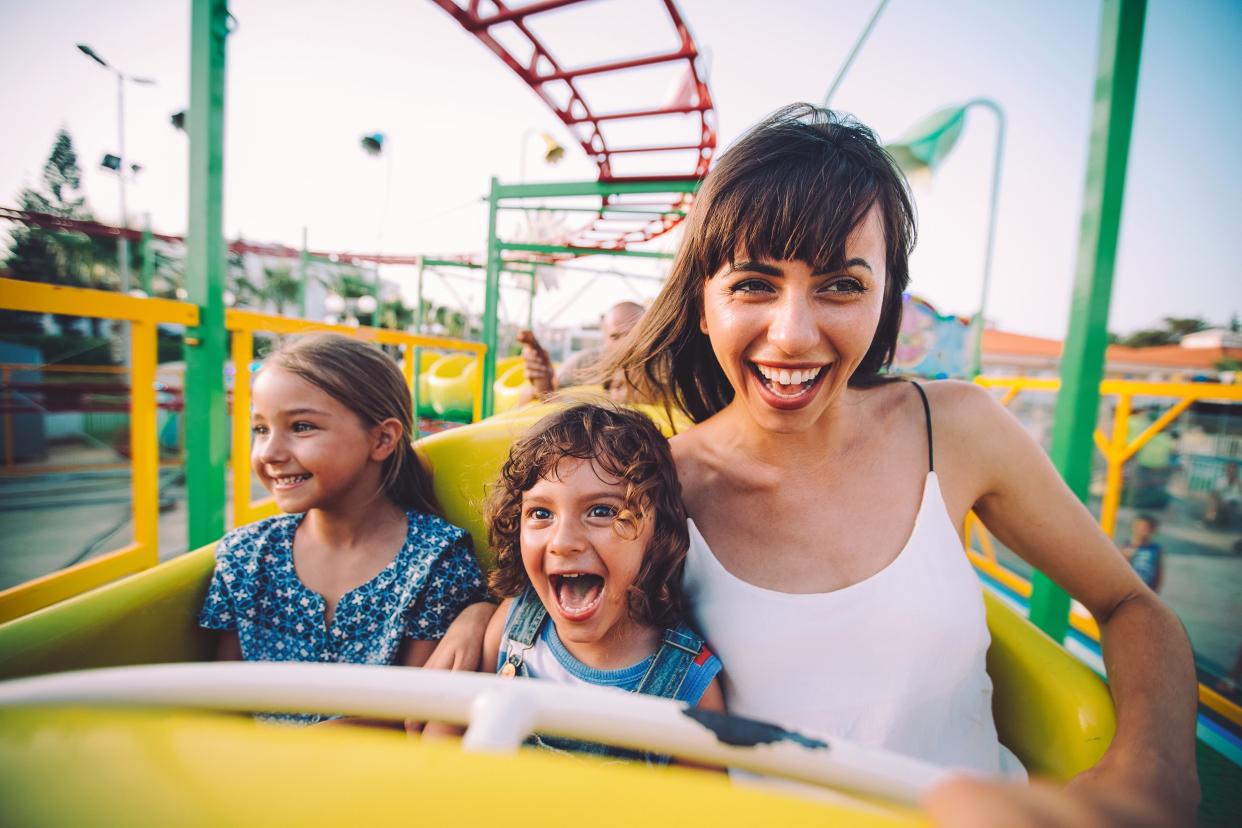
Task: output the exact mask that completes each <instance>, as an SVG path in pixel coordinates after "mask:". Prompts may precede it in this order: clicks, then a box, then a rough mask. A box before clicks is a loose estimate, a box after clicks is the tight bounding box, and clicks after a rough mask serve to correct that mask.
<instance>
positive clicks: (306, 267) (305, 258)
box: [298, 227, 310, 319]
mask: <svg viewBox="0 0 1242 828" xmlns="http://www.w3.org/2000/svg"><path fill="white" fill-rule="evenodd" d="M306 236H307V234H306V228H305V227H303V228H302V249H301V250H299V251H298V317H299V318H301V319H305V318H306V280H307V279H309V278H310V250H309V249H308V248H307V246H306V243H307V237H306Z"/></svg>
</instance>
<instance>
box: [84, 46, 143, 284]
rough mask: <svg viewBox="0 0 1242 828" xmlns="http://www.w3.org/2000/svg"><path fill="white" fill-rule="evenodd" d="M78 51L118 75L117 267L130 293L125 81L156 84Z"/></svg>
mask: <svg viewBox="0 0 1242 828" xmlns="http://www.w3.org/2000/svg"><path fill="white" fill-rule="evenodd" d="M77 46H78V50H79V51H81V52H82V54H84V55H86V56H87V57H88V58H90V59H91V60H93V61H95V62H96V63H98V64H99V65H100V66H102V67H103V68H105V69H107V70H108V71H109V72H111V73H113V74H114V75H116V141H117V153H118V155H119V157H120V163H119V166H118V167H117V170H116V176H117V183H118V187H119V190H120V194H121V238H120V243H119V244H118V245H117V265H118V267H119V270H120V276H121V292H122V293H128V292H129V236H128V234H127V232H126V231H128V230H129V213H128V212H127V211H126V204H125V169H126V166H127V159H126V156H125V81H129V82H131V83H136V84H140V85H143V86H151V85H153V84H154V83H155V81H154V80H152V79H151V78H139V77H134V76H133V75H126V74H124V73H123V72H121V70H120V69H117V68H116V67H115V66H112V65H111V64H110V63H108V61H106V60H104V59H103V58H102V57H100V56H99V54H98V53H97V52H96V51H95V50H94V49H92V48H91V47H90V46H88V45H86V44H85V43H79V44H77Z"/></svg>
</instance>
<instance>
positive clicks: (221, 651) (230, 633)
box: [216, 630, 242, 661]
mask: <svg viewBox="0 0 1242 828" xmlns="http://www.w3.org/2000/svg"><path fill="white" fill-rule="evenodd" d="M241 660H242V649H241V638H239V637H238V635H237V630H221V631H220V638H219V640H218V641H216V661H241Z"/></svg>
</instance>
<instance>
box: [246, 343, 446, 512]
mask: <svg viewBox="0 0 1242 828" xmlns="http://www.w3.org/2000/svg"><path fill="white" fill-rule="evenodd" d="M265 363H267V364H271V365H275V366H277V367H279V368H281V369H283V370H285V371H288V372H289V373H291V374H293V375H295V376H297V377H301V378H302V379H304V380H306V381H307V382H309V383H310V384H311V385H313V386H315V387H316V388H318V389H319V390H321V391H323V392H324V393H325V394H327V395H329V396H330V397H332V398H333V399H335V400H336V401H337V402H339V403H340V404H341V405H343V406H345V407H346V408H348V409H349V410H350V411H352V412H354V413H355V414H357V415H358V417H359V418H360V419H361V420H362V422H363V423H364V424H365V425H366V426H367V427H368V428H371V427H374V426H377V425H379V424H380V423H381V422H383V421H384V420H387V419H389V418H393V419H397V420H400V421H401V428H402V429H403V430H402V432H401V436H400V437H398V438H397V448H396V449H395V450H394V451H393V453H392V454H390V455H389V456H388V458H387V459H386V460H384V465H383V468H382V469H381V471H380V488H381V490H382V491H383V492H384V494H385V495H386V496H387V497H388V499H389V500H391V501H392V502H393V503H395V504H397V505H398V506H400V507H401V508H403V509H414V510H416V511H419V512H426V513H428V514H433V515H440V508H439V506H438V505H437V504H436V500H435V495H434V494H433V493H432V490H431V474H430V473H429V472H428V470H427V467H426V465H425V464H424V463H423V461H422V458H421V457H419V455H418V452H417V451H416V450H415V448H414V444H413V443H412V442H410V435H411V434H413V433H414V407H413V404H412V403H411V400H410V389H409V388H408V387H407V386H406V384H405V377H404V376H403V375H402V374H401V371H400V369H398V368H397V365H396V363H394V362H393V361H392V358H391V357H389V356H388V355H387V354H386V353H384V352H383V351H381V350H380V349H379V348H376V347H374V346H372V345H368V344H367V343H365V342H362V341H360V340H357V339H351V338H350V337H347V336H342V335H340V334H334V333H313V334H305V335H302V336H296V337H289V338H287V339H285V340H283V341H282V342H281V344H280V347H278V348H277V349H276V350H275V351H273V352H272V353H271V355H269V356H268V358H267V359H266V360H265Z"/></svg>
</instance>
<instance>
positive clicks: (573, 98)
mask: <svg viewBox="0 0 1242 828" xmlns="http://www.w3.org/2000/svg"><path fill="white" fill-rule="evenodd" d="M590 1H591V0H541V2H533V3H529V4H527V5H525V6H521V7H511V6H510V5H509V4H507V3H504V2H502V0H486V2H484V0H465V1H464V2H458V0H432V2H434V3H435V4H436V5H438V6H439V7H440V8H442V9H444V11H446V12H447V13H449V14H450V15H452V16H453V18H454V19H455V20H456V21H457V22H458V23H460V24H461V26H462V28H464V29H465V30H466V31H468V32H469V33H470V34H472V35H474V36H475V37H477V38H478V39H479V40H480V41H482V42H483V44H484V45H485V46H487V48H488V49H490V50H491V51H492V52H493V53H494V54H495V55H496V56H497V57H499V58H500V59H501V60H502V61H503V62H504V63H505V65H506V66H508V67H509V68H510V69H512V70H513V72H514V73H515V74H516V75H517V76H518V77H519V78H521V79H522V80H523V81H524V82H525V83H526V84H527V85H528V86H529V87H530V88H531V89H532V90H533V91H534V92H535V94H536V95H538V96H539V98H540V99H541V100H542V101H543V102H544V103H545V104H547V106H548V108H549V109H551V110H552V112H553V113H554V114H555V115H556V116H557V117H558V118H560V120H561V122H562V123H564V124H565V125H566V126H567V127H569V129H570V132H572V133H573V134H574V135H575V136H577V137H578V138H579V142H580V144H581V146H582V149H583V152H585V153H586V155H587V157H588V158H590V159H592V160H593V161H594V162H595V164H596V166H598V167H599V180H600V181H602V182H613V181H672V180H685V179H690V178H702V177H703V176H704V175H706V174H707V170H708V167H709V166H710V164H711V159H712V154H713V153H714V152H715V149H716V125H715V120H716V118H715V109H714V107H713V105H712V96H711V90H710V89H709V88H708V86H707V81H706V80H705V79H704V78H703V77H702V76H701V75H700V73H699V69H698V66H697V59H698V56H699V52H698V47H697V46H696V45H695V43H694V38H693V36H692V35H691V34H690V29H689V28H688V27H687V26H686V24H685V21H684V20H683V19H682V17H681V13H680V12H679V11H678V10H677V6H676V4H675V3H674V2H673V0H663V6H664V9H665V11H666V12H667V13H668V21H669V23H670V24H671V25H672V27H673V29H674V31H675V32H676V33H677V38H678V41H679V44H680V45H679V47H678V48H677V49H675V50H673V51H670V52H664V53H660V54H654V55H640V56H636V57H633V58H628V59H624V60H614V61H611V62H608V63H599V64H594V65H590V66H580V67H576V68H570V69H567V68H564V67H563V66H561V64H560V63H559V62H558V61H557V60H556V58H555V57H554V56H553V55H552V53H551V51H550V50H549V49H548V48H547V46H545V45H544V44H543V43H542V42H541V41H540V40H539V38H538V37H537V36H536V35H535V33H534V32H532V31H531V29H530V27H528V26H527V25H526V20H527V19H528V18H531V17H534V16H536V15H539V14H544V13H546V12H550V11H553V10H556V9H563V8H566V7H568V6H573V5H577V4H580V3H584V2H590ZM483 8H487V9H488V10H489V11H490V13H488V14H486V15H484V14H483V13H482V9H483ZM502 23H512V24H513V26H514V28H515V29H516V31H518V32H520V33H521V35H522V36H523V37H524V38H525V40H526V42H525V44H524V45H525V46H528V47H529V49H530V57H529V58H528V59H522V58H519V57H518V56H516V55H514V54H513V51H511V50H510V49H509V48H508V47H506V46H505V45H504V44H502V43H501V42H500V41H498V40H497V39H496V38H495V37H494V36H493V35H492V34H491V31H490V30H491V29H492V28H493V27H495V26H498V25H500V24H502ZM677 62H684V63H685V65H686V85H685V87H684V91H685V92H686V93H688V94H686V95H685V96H684V98H683V100H679V101H676V102H674V103H673V104H670V105H664V106H660V107H654V108H648V109H636V110H628V111H619V112H608V113H598V112H595V111H594V109H593V108H592V107H591V105H590V104H589V103H588V102H587V100H586V99H585V98H584V97H583V95H582V92H581V91H580V89H579V88H578V85H577V84H576V83H575V81H576V80H577V79H579V78H582V77H586V76H596V77H598V76H601V75H607V74H612V73H619V72H625V71H627V70H630V69H636V68H639V67H645V66H653V65H656V64H667V63H677ZM553 83H563V84H564V85H565V87H566V88H567V89H568V90H569V98H568V101H567V102H566V103H564V104H560V103H558V102H557V101H556V99H555V98H554V97H553V95H552V94H551V92H550V91H549V89H548V87H549V85H550V84H553ZM678 114H682V115H697V116H698V119H699V124H698V126H699V130H698V132H699V140H698V143H697V144H682V145H667V146H646V147H642V146H636V147H613V146H609V144H608V142H607V141H606V139H605V138H604V135H603V132H602V131H601V130H600V124H601V123H603V122H607V121H618V120H634V119H643V118H646V119H652V118H659V117H662V116H667V115H678ZM690 150H693V151H694V152H695V164H694V168H693V169H688V170H686V172H685V173H680V174H668V173H664V174H660V175H627V176H618V175H614V173H613V170H612V163H613V156H615V155H642V154H644V153H646V154H654V153H666V152H671V151H690ZM689 200H690V199H689V197H688V196H676V197H671V198H670V199H669V201H668V202H665V203H664V204H663V205H661V206H667V207H668V208H669V209H670V210H672V211H678V214H674V215H665V216H661V217H660V218H658V219H655V220H652V221H649V222H647V223H646V224H645V225H644V226H643V227H642V228H641V229H638V230H628V231H621V230H617V229H614V228H609V227H608V226H607V220H606V219H605V218H604V216H603V214H602V213H601V214H600V216H599V217H597V218H596V220H595V221H593V222H592V223H591V224H590V225H589V226H588V227H586V228H583V229H581V230H580V231H579V232H578V233H577V235H576V237H575V243H576V244H578V245H580V246H586V247H599V248H617V247H624V246H626V245H627V244H633V243H637V242H642V241H647V240H649V239H653V238H655V237H657V236H660V235H662V234H664V233H667V232H668V231H669V230H671V229H673V227H675V226H676V225H677V224H678V223H679V222H680V221H681V218H682V217H681V215H680V214H679V213H680V212H683V211H684V210H685V209H686V208H687V207H688V206H689Z"/></svg>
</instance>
